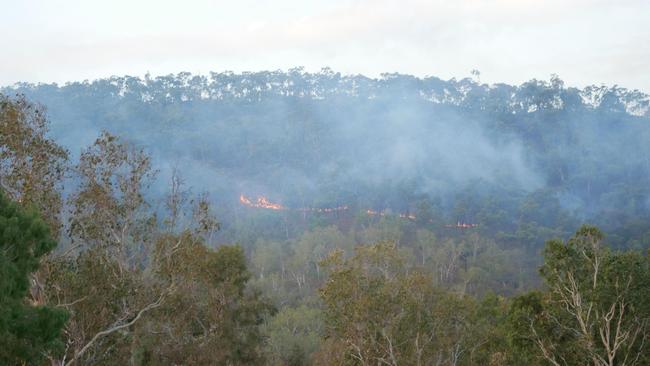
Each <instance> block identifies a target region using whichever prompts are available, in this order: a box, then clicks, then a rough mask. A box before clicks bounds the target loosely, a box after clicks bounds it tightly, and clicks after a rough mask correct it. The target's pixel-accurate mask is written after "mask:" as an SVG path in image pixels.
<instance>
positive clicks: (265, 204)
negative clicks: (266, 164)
mask: <svg viewBox="0 0 650 366" xmlns="http://www.w3.org/2000/svg"><path fill="white" fill-rule="evenodd" d="M239 202H241V204H242V205H244V206H246V207H251V208H263V209H269V210H276V211H281V210H292V211H298V212H319V213H331V212H338V211H346V210H348V209H349V207H348V206H346V205H343V206H337V207H301V208H294V209H291V208H288V207H285V206H283V205H281V204H279V203H273V202H271V201H269V200H268V198H266V197H264V196H258V197H257V200H252V199H250V198H248V197H246V196H244V195H243V194H241V195H239ZM366 214H367V215H368V216H380V217H383V216H386V215H387V212H386V210H383V211H375V210H371V209H367V210H366ZM398 216H399V217H400V218H402V219H407V220H413V221H414V220H416V219H417V217H416V216H415V215H414V214H412V213H408V212H407V213H400V214H398ZM478 226H479V225H478V224H469V223H465V222H462V221H458V222H457V223H456V224H455V225H454V224H448V225H445V227H448V228H459V229H470V228H475V227H478Z"/></svg>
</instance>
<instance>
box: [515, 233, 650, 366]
mask: <svg viewBox="0 0 650 366" xmlns="http://www.w3.org/2000/svg"><path fill="white" fill-rule="evenodd" d="M602 242H603V234H602V233H601V232H600V231H599V230H598V229H597V228H595V227H592V226H583V227H582V228H580V229H579V230H578V231H577V232H576V234H575V235H574V236H573V237H572V238H571V239H570V240H569V241H567V242H566V243H564V242H562V241H559V240H552V241H549V242H548V243H547V244H546V248H545V250H544V265H543V266H542V268H541V274H542V277H543V278H544V280H545V282H546V284H547V286H548V291H547V292H533V293H530V294H526V295H523V296H520V297H519V298H517V299H515V301H514V303H513V306H512V309H511V314H510V321H511V324H512V326H513V329H514V334H513V340H514V345H515V346H518V347H521V348H527V349H529V350H531V351H534V352H535V354H536V355H538V358H539V359H543V360H544V361H545V362H546V363H548V364H552V365H556V366H560V365H575V364H587V363H588V364H591V365H594V366H614V365H618V366H621V365H647V364H649V363H650V351H649V350H648V342H650V304H649V303H648V298H650V261H649V259H648V256H647V255H642V254H640V253H638V252H623V253H613V252H611V251H609V250H608V249H607V248H606V247H605V246H604V245H603V243H602Z"/></svg>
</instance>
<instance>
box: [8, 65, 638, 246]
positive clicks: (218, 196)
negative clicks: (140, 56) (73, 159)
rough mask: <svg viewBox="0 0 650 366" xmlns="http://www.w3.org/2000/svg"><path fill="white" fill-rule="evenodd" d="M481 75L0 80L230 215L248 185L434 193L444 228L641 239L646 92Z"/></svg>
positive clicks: (273, 197) (290, 203)
mask: <svg viewBox="0 0 650 366" xmlns="http://www.w3.org/2000/svg"><path fill="white" fill-rule="evenodd" d="M479 77H480V75H479V74H478V73H474V76H473V78H465V79H462V80H455V79H452V80H448V81H444V80H441V79H439V78H435V77H427V78H417V77H414V76H410V75H402V74H384V75H382V77H381V78H379V79H371V78H367V77H364V76H361V75H356V76H349V75H348V76H346V75H341V74H340V73H335V72H334V71H332V70H330V69H323V70H322V71H321V72H319V73H307V72H304V71H303V70H302V69H292V70H290V71H288V72H281V71H275V72H255V73H242V74H234V73H230V72H224V73H211V74H210V75H208V76H202V75H192V74H190V73H179V74H177V75H169V76H160V77H155V78H152V77H150V76H148V75H147V76H146V77H145V78H144V79H142V78H137V77H129V76H125V77H111V78H107V79H100V80H95V81H92V82H89V81H85V82H74V83H68V84H65V85H62V86H58V85H56V84H17V85H14V86H13V87H10V88H5V89H4V92H5V93H7V94H10V93H11V94H13V93H24V94H25V95H27V96H28V97H29V98H31V99H33V100H35V101H38V102H39V103H42V104H44V105H46V106H47V108H48V113H49V117H50V119H51V121H52V127H51V129H52V131H51V135H52V137H53V138H54V139H55V140H56V141H59V142H60V143H61V144H62V145H63V146H65V147H66V148H68V149H69V150H70V152H71V153H72V154H73V155H76V154H78V153H79V151H80V149H81V147H82V146H86V145H88V144H90V143H91V142H92V141H93V140H94V138H95V137H96V136H97V135H98V134H99V132H100V131H102V130H107V131H110V132H111V133H114V134H117V135H120V136H125V137H127V138H128V139H129V140H131V141H132V142H134V143H136V144H138V145H140V146H143V147H144V148H145V149H146V150H147V152H148V153H149V154H151V155H152V156H153V164H154V167H155V169H157V170H159V171H160V172H159V177H160V179H159V182H162V183H160V184H158V185H157V186H155V187H154V188H157V189H158V192H163V191H164V190H165V189H166V182H168V181H169V177H170V176H171V172H172V171H173V170H174V169H177V170H178V171H179V173H180V175H181V176H182V177H183V178H184V180H185V182H186V183H187V185H189V186H191V187H193V188H194V189H196V190H198V191H208V192H210V193H211V197H212V199H214V200H216V201H218V202H219V203H220V207H221V208H222V209H224V210H225V211H228V212H232V211H233V210H237V209H240V208H241V202H239V201H238V199H239V197H240V195H242V194H243V195H245V196H246V197H250V198H253V199H255V198H256V197H258V196H265V197H267V199H269V200H270V201H271V202H275V203H279V204H282V205H283V206H285V207H289V208H328V207H340V206H346V207H349V208H350V211H351V212H352V214H353V215H354V214H356V213H357V211H359V210H361V211H366V210H373V211H377V212H381V211H383V210H386V212H392V213H394V214H398V213H402V214H409V215H414V214H416V211H417V210H418V207H422V205H423V204H424V205H427V206H430V207H431V210H432V211H434V214H435V215H436V216H439V220H440V222H439V223H438V224H439V226H440V224H443V223H447V224H449V223H457V222H467V223H474V224H480V225H481V230H482V231H485V232H489V233H490V234H492V235H494V234H497V233H500V232H501V233H502V234H504V233H517V232H519V233H520V234H521V235H526V234H525V233H522V232H521V231H522V230H528V231H530V230H538V228H544V229H552V234H563V235H566V234H568V233H570V232H572V231H573V230H574V229H575V228H576V227H577V226H578V224H579V222H583V221H590V222H593V223H596V224H599V225H601V226H602V227H604V228H605V229H607V230H608V231H610V233H611V235H612V237H611V239H612V242H613V243H614V244H616V245H623V246H632V247H637V248H640V247H647V245H648V242H647V240H650V239H649V236H650V231H649V230H648V229H647V228H646V227H645V225H644V224H643V222H644V221H645V219H646V218H648V216H649V213H650V192H649V191H648V190H649V188H648V187H650V186H649V185H648V184H647V183H648V181H649V180H650V146H649V145H648V144H647V141H649V139H650V128H649V127H648V122H649V119H650V97H649V96H648V95H647V94H644V93H642V92H639V91H636V90H634V91H632V90H627V89H624V88H620V87H617V86H614V87H605V86H590V87H586V88H583V89H578V88H574V87H566V86H565V85H564V83H563V82H562V80H560V79H559V78H558V77H557V76H553V77H551V79H550V81H540V80H531V81H529V82H526V83H524V84H522V85H519V86H512V85H506V84H494V85H487V84H481V83H480V82H479V81H478V79H479ZM154 194H155V189H154ZM232 216H233V215H224V217H223V220H224V223H225V224H229V223H232V222H230V220H231V218H232ZM323 219H325V220H331V219H332V218H331V217H325V218H323ZM228 227H229V226H228V225H226V230H224V231H223V233H222V235H226V234H228V233H229V230H228ZM540 230H541V229H540ZM540 230H538V231H540ZM542 231H544V230H542ZM294 234H295V233H294ZM533 236H539V237H538V238H537V240H538V242H539V243H541V242H543V241H544V240H546V239H548V238H549V236H548V235H547V234H545V233H543V232H540V233H535V234H534V235H533ZM632 236H633V237H634V238H635V239H631V237H632ZM233 238H234V237H233V236H229V237H224V240H225V241H231V240H232V239H233Z"/></svg>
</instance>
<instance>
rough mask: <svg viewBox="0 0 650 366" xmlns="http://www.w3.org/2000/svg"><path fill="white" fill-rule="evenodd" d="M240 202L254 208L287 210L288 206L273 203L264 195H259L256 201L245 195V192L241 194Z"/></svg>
mask: <svg viewBox="0 0 650 366" xmlns="http://www.w3.org/2000/svg"><path fill="white" fill-rule="evenodd" d="M239 202H241V203H242V204H243V205H244V206H248V207H253V208H266V209H269V210H278V211H279V210H286V209H287V208H286V207H284V206H282V205H281V204H279V203H273V202H271V201H269V200H268V199H267V198H266V197H264V196H259V197H257V200H256V201H252V200H251V199H250V198H248V197H246V196H244V195H243V194H241V195H239Z"/></svg>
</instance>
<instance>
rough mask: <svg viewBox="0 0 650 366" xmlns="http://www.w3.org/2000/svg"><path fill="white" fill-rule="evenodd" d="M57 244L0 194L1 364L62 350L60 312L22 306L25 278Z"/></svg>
mask: <svg viewBox="0 0 650 366" xmlns="http://www.w3.org/2000/svg"><path fill="white" fill-rule="evenodd" d="M55 246H56V242H55V241H54V240H52V239H51V238H50V232H49V229H48V227H47V225H46V224H45V222H43V221H42V220H41V219H40V218H39V217H38V215H37V214H36V213H34V212H32V211H25V210H23V209H21V208H20V207H19V206H18V205H17V204H15V203H13V202H11V201H10V200H9V199H7V198H6V197H5V195H4V193H2V191H0V364H7V365H12V364H13V365H19V364H25V363H29V364H35V363H38V362H39V361H41V360H42V359H43V358H44V357H45V356H46V355H48V354H49V353H58V352H60V351H61V350H62V347H63V343H62V342H61V340H60V335H61V329H62V328H63V325H64V324H65V322H66V320H67V317H68V315H67V313H66V312H65V311H64V310H62V309H56V308H52V307H47V306H42V305H32V304H29V303H27V302H26V297H27V293H28V290H29V288H30V275H31V274H32V273H33V272H35V271H36V270H37V269H38V267H39V263H40V260H41V258H42V257H43V256H45V255H46V254H48V253H49V252H50V251H51V250H52V249H54V247H55Z"/></svg>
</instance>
